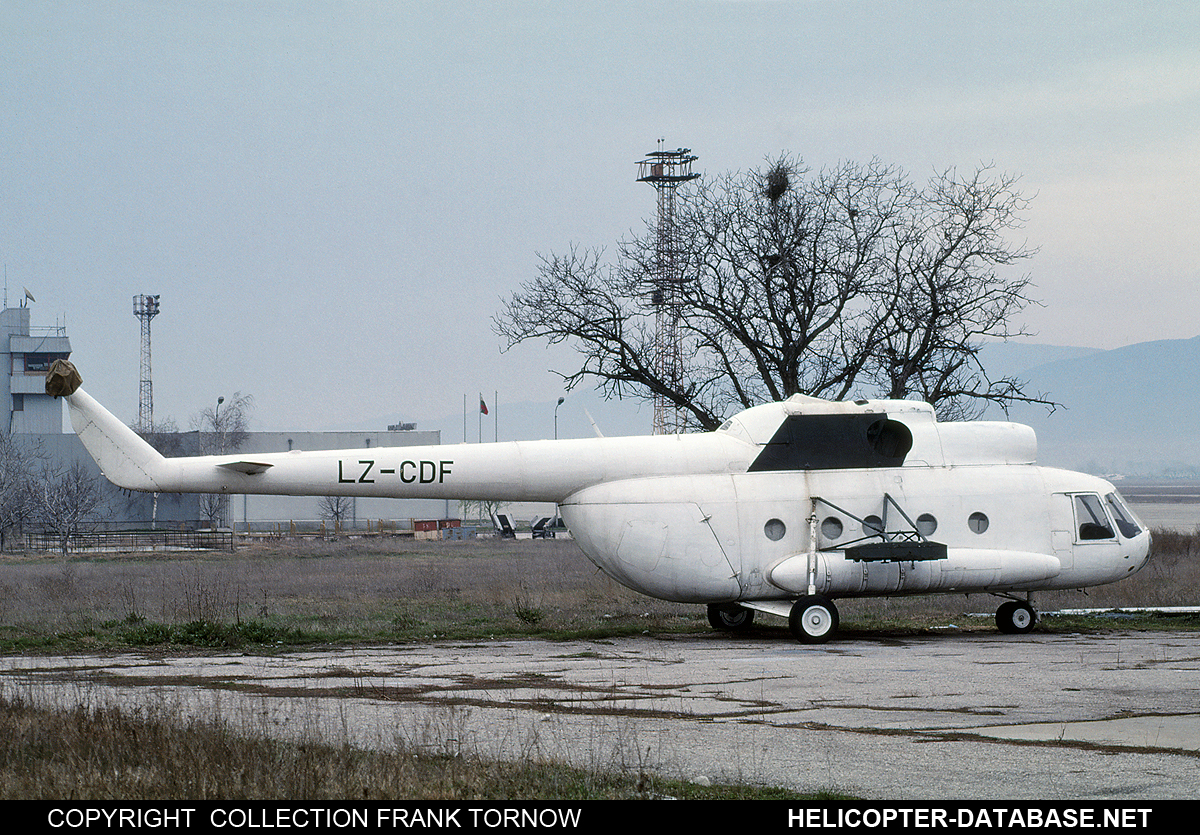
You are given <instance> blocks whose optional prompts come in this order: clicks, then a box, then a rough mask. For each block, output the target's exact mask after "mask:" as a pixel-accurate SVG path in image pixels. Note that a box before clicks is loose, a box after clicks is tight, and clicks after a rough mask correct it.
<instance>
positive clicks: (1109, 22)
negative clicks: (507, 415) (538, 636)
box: [0, 0, 1200, 440]
mask: <svg viewBox="0 0 1200 835" xmlns="http://www.w3.org/2000/svg"><path fill="white" fill-rule="evenodd" d="M0 32H2V33H3V49H2V50H0V116H2V118H0V259H2V260H3V262H4V267H5V271H6V275H7V296H8V301H9V304H10V305H15V304H17V303H19V302H20V300H21V299H22V298H24V291H25V289H28V290H29V291H30V293H32V294H33V296H34V297H35V298H36V302H33V303H31V307H32V308H33V314H32V316H33V323H34V325H35V326H38V325H56V324H65V325H66V327H67V330H68V333H69V335H70V337H71V344H72V348H73V351H74V353H73V359H74V360H75V362H76V364H77V365H78V366H79V368H80V371H81V373H82V375H83V377H84V385H85V387H86V388H87V389H88V391H89V392H90V393H91V394H92V395H93V396H95V397H97V398H98V399H99V400H100V401H101V402H103V403H105V404H106V405H108V406H109V408H111V409H112V410H113V411H114V412H115V413H116V414H117V415H118V416H120V417H122V418H124V419H126V420H129V421H131V422H132V421H133V420H134V419H135V418H136V416H137V410H138V392H139V386H138V360H139V351H140V331H139V324H138V321H137V319H136V318H135V317H134V315H133V308H132V298H133V296H134V295H137V294H139V293H149V294H158V295H160V296H161V305H162V308H161V313H160V314H159V316H158V317H157V318H156V319H154V321H153V326H152V329H153V363H154V365H153V379H154V394H155V401H154V410H155V417H156V418H157V419H162V418H163V417H166V416H170V417H172V418H174V419H175V420H176V422H177V423H178V424H179V425H180V426H181V428H187V427H188V424H189V420H190V417H191V416H192V415H195V414H197V413H198V412H199V411H200V410H201V409H204V408H206V407H208V406H211V405H212V404H214V403H215V401H216V398H217V397H218V396H226V397H228V396H229V395H230V394H231V393H232V392H235V391H240V392H243V393H251V394H252V395H253V396H254V398H255V407H254V413H253V421H252V428H256V429H332V428H383V427H382V425H381V421H384V420H387V421H388V422H395V421H398V420H405V421H413V420H415V421H417V422H418V426H419V427H420V426H421V421H422V420H428V419H432V418H438V417H442V416H446V415H455V414H458V413H461V412H462V410H463V401H464V395H466V396H467V398H468V399H469V400H471V401H472V407H471V408H472V410H473V408H474V406H473V401H474V399H475V398H476V397H477V396H478V394H479V393H481V392H484V393H495V395H498V397H499V399H500V400H501V402H502V404H503V403H518V402H525V403H545V404H547V406H546V411H547V414H549V413H550V411H551V410H552V409H553V407H554V404H555V403H556V400H557V398H558V397H559V396H561V395H562V394H563V391H562V386H561V381H560V379H559V378H558V377H556V376H555V375H554V374H553V373H551V371H550V369H559V370H563V371H568V372H569V371H574V370H575V369H576V368H577V367H578V364H577V360H576V355H575V354H574V352H573V351H571V350H570V349H569V348H567V347H565V346H559V347H555V348H548V347H547V346H545V345H521V346H518V347H516V348H514V349H512V350H509V351H504V350H502V349H503V348H504V345H503V344H502V342H501V340H500V339H499V337H497V336H496V335H495V333H494V332H493V329H492V317H493V316H494V315H495V314H496V313H497V311H498V310H499V309H500V307H501V304H502V302H503V300H504V299H506V298H507V297H508V296H509V295H511V294H512V292H513V291H515V290H516V289H517V288H518V287H519V286H520V284H521V282H523V281H526V280H528V279H530V278H532V277H533V276H534V275H535V274H536V270H537V266H538V263H539V256H540V255H545V254H550V253H556V252H564V251H566V250H567V249H568V248H570V247H571V246H572V245H576V244H577V245H580V246H585V247H603V248H607V250H608V251H609V252H611V251H612V250H613V249H614V248H615V244H616V242H617V241H618V240H620V239H621V238H622V237H624V236H627V235H628V234H629V233H630V231H631V230H640V229H642V228H643V224H644V223H645V221H646V220H647V219H648V218H650V217H652V215H653V213H654V211H655V202H654V191H653V189H651V188H650V187H648V186H647V185H645V184H641V183H637V182H636V181H635V180H636V173H637V166H636V163H637V161H638V160H639V159H642V158H643V156H644V154H645V153H646V152H648V151H652V150H655V149H656V148H657V147H658V142H659V140H660V139H661V140H663V142H664V147H667V148H676V147H687V148H691V149H692V151H693V152H694V153H695V154H696V155H697V156H698V157H699V159H698V161H697V162H696V164H695V170H696V171H698V172H700V173H702V174H705V173H708V174H718V173H723V172H727V171H738V170H747V169H750V168H754V167H757V166H760V165H762V164H763V163H764V161H766V160H767V159H769V158H772V157H777V156H779V155H780V154H781V153H784V152H786V153H788V154H791V155H795V156H797V157H800V158H802V159H803V160H804V162H805V163H806V164H807V165H808V166H810V167H812V168H815V169H820V168H823V167H830V166H834V165H836V164H838V163H839V162H841V161H844V160H853V161H863V162H865V161H867V160H870V159H872V158H879V159H880V160H882V161H884V162H886V163H890V164H895V165H899V166H901V167H902V168H904V169H905V170H906V171H907V172H909V174H910V176H911V177H912V178H913V179H914V180H917V181H921V180H924V179H926V178H927V177H929V176H931V175H932V174H934V173H935V172H936V171H942V170H946V169H950V168H957V169H960V170H963V171H972V170H974V169H975V168H977V167H978V166H980V165H994V166H995V167H996V169H998V170H999V171H1002V172H1007V173H1011V174H1015V175H1018V176H1019V177H1020V186H1019V189H1020V190H1021V192H1022V193H1023V194H1024V195H1025V196H1026V197H1028V198H1030V200H1031V205H1030V208H1029V210H1028V212H1027V215H1026V225H1025V228H1024V229H1023V230H1022V232H1021V234H1022V235H1023V236H1024V238H1023V241H1022V242H1024V243H1027V244H1028V245H1030V246H1032V247H1036V248H1037V249H1038V254H1037V255H1036V256H1035V257H1034V258H1032V259H1031V260H1029V261H1027V262H1025V263H1024V264H1023V265H1022V266H1021V268H1020V272H1022V273H1028V274H1029V276H1030V277H1031V279H1032V281H1033V283H1034V285H1035V287H1034V290H1033V295H1034V296H1035V298H1037V299H1039V300H1040V302H1041V304H1040V306H1036V307H1031V308H1030V309H1029V310H1027V311H1026V312H1025V313H1024V314H1022V316H1021V318H1020V320H1019V321H1018V323H1017V324H1020V325H1024V326H1025V327H1026V328H1027V329H1028V330H1029V331H1031V332H1032V333H1034V334H1035V336H1034V337H1033V339H1032V341H1034V342H1037V343H1041V344H1049V345H1082V346H1089V347H1095V348H1115V347H1119V346H1122V345H1126V344H1132V343H1136V342H1142V341H1147V340H1154V339H1173V338H1180V339H1182V338H1190V337H1193V336H1196V335H1197V334H1198V333H1200V321H1198V318H1197V315H1196V311H1197V310H1200V246H1198V245H1197V242H1196V230H1197V229H1200V196H1198V195H1200V4H1197V3H1195V2H1191V0H1180V2H1156V3H1152V4H1148V3H1144V2H1103V0H1097V1H1096V2H1053V3H1047V2H1044V0H1040V2H1003V1H1002V0H991V1H990V2H950V0H946V1H945V2H934V1H933V0H908V1H907V2H906V1H905V0H862V1H861V2H852V0H807V1H806V0H797V1H796V2H752V1H747V2H721V1H720V0H710V1H709V2H704V1H703V0H695V1H694V2H650V1H647V0H643V1H642V2H637V3H623V2H611V0H609V1H608V2H572V3H561V2H510V3H465V2H464V3H429V2H405V1H404V0H387V2H365V1H364V2H324V1H323V0H244V2H239V1H238V0H224V2H217V1H216V0H193V2H189V3H163V2H132V0H129V1H128V2H117V1H116V0H113V1H112V2H105V1H104V0H92V1H91V2H70V1H69V0H68V1H65V2H55V0H0ZM573 363H574V364H573ZM569 398H571V400H572V405H573V404H574V403H575V402H576V401H578V402H583V400H585V398H582V397H572V396H570V395H569ZM485 399H490V398H488V397H486V396H485ZM564 408H567V409H568V410H569V407H564ZM641 414H642V415H644V419H645V422H646V430H647V431H649V424H650V417H649V415H650V413H649V411H648V409H643V410H642V412H641ZM565 415H566V413H564V417H565ZM589 431H590V430H589ZM500 434H503V433H502V432H501V433H500ZM547 434H548V432H547ZM501 439H502V440H503V438H501ZM446 440H456V439H455V438H447V439H446Z"/></svg>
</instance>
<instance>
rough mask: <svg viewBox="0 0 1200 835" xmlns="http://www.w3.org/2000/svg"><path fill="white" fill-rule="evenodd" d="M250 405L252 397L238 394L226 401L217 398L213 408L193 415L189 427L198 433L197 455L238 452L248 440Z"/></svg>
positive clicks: (251, 405) (222, 398)
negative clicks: (198, 452) (198, 450)
mask: <svg viewBox="0 0 1200 835" xmlns="http://www.w3.org/2000/svg"><path fill="white" fill-rule="evenodd" d="M253 406H254V397H253V395H250V394H242V393H241V392H240V391H238V392H234V394H233V396H232V397H230V398H228V399H226V398H224V397H219V398H217V402H216V405H214V406H210V407H208V408H206V409H203V410H201V411H200V413H199V414H197V415H195V416H194V417H193V418H192V428H193V429H195V430H197V431H198V432H199V443H200V453H201V454H202V455H221V454H223V453H226V452H233V451H235V450H237V449H240V448H241V446H242V444H244V443H246V439H247V438H248V437H250V432H249V426H250V409H251V408H252V407H253Z"/></svg>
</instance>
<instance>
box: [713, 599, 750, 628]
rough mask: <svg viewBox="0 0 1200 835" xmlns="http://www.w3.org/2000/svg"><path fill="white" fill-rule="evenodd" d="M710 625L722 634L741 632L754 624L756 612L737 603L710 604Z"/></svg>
mask: <svg viewBox="0 0 1200 835" xmlns="http://www.w3.org/2000/svg"><path fill="white" fill-rule="evenodd" d="M708 623H709V625H710V626H712V628H713V629H717V630H719V631H721V632H741V631H742V630H745V629H749V628H750V624H752V623H754V610H753V609H747V608H745V607H744V606H739V605H738V604H736V603H709V604H708Z"/></svg>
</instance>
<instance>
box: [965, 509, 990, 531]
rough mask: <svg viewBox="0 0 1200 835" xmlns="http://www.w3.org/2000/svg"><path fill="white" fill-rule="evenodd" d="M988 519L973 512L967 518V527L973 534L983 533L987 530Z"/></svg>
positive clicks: (977, 512)
mask: <svg viewBox="0 0 1200 835" xmlns="http://www.w3.org/2000/svg"><path fill="white" fill-rule="evenodd" d="M988 524H989V522H988V518H987V516H985V515H984V514H982V513H980V512H979V511H975V512H974V513H972V514H971V515H970V516H968V517H967V527H968V528H970V529H971V530H972V531H973V532H974V533H983V532H984V531H986V530H987V529H988Z"/></svg>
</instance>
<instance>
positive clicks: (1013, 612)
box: [996, 600, 1037, 635]
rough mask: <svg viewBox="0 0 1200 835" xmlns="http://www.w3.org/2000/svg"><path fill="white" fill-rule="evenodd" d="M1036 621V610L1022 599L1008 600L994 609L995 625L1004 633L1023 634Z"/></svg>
mask: <svg viewBox="0 0 1200 835" xmlns="http://www.w3.org/2000/svg"><path fill="white" fill-rule="evenodd" d="M1036 623H1037V612H1035V611H1034V610H1033V607H1032V606H1030V605H1029V604H1028V603H1026V602H1024V601H1022V600H1010V601H1008V602H1007V603H1004V604H1001V606H1000V608H999V609H997V610H996V626H997V627H998V628H999V629H1000V631H1001V632H1003V633H1005V634H1006V635H1024V634H1025V633H1026V632H1030V631H1032V630H1033V626H1034V624H1036Z"/></svg>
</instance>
